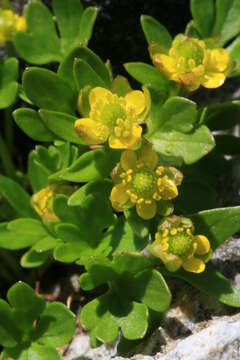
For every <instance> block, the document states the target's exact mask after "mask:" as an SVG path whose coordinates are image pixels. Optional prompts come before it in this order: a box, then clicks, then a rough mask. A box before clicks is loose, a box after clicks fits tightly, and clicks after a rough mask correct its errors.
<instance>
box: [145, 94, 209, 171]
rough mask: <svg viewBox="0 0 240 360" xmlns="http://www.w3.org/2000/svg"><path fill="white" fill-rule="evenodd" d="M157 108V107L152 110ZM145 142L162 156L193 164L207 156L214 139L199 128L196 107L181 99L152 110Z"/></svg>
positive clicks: (206, 130) (205, 128) (172, 98)
mask: <svg viewBox="0 0 240 360" xmlns="http://www.w3.org/2000/svg"><path fill="white" fill-rule="evenodd" d="M155 106H156V107H155ZM148 130H149V132H148V133H147V134H146V138H147V139H148V140H149V141H150V142H151V143H152V144H153V146H154V148H155V149H156V151H157V152H159V153H160V154H161V155H165V156H174V157H177V158H179V159H181V160H182V161H184V162H185V163H186V164H192V163H194V162H196V161H198V160H199V159H201V158H202V157H203V156H205V155H207V154H208V153H209V152H210V151H211V150H212V149H213V147H214V139H213V136H212V134H211V133H210V131H209V130H208V128H207V127H206V126H205V125H200V126H199V125H198V123H197V110H196V105H195V104H194V103H193V102H192V101H190V100H188V99H185V98H182V97H171V98H170V99H168V100H167V101H166V102H165V103H164V104H163V106H159V105H158V106H157V104H156V105H155V103H154V104H153V106H152V109H151V113H150V117H149V122H148Z"/></svg>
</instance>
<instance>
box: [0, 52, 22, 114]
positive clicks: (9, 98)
mask: <svg viewBox="0 0 240 360" xmlns="http://www.w3.org/2000/svg"><path fill="white" fill-rule="evenodd" d="M17 79H18V60H17V59H16V58H9V59H7V60H6V61H5V62H4V63H3V64H0V109H5V108H7V107H9V106H10V105H12V104H13V103H14V101H15V100H16V97H17V93H18V83H17Z"/></svg>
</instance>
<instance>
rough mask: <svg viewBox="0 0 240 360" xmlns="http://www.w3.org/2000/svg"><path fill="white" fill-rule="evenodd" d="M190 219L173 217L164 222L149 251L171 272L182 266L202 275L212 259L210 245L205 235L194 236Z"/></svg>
mask: <svg viewBox="0 0 240 360" xmlns="http://www.w3.org/2000/svg"><path fill="white" fill-rule="evenodd" d="M193 230H194V229H193V224H192V222H191V220H190V219H187V218H183V217H179V216H171V217H168V218H166V219H165V220H163V221H162V223H161V224H160V225H159V227H158V231H157V233H156V234H155V241H154V242H153V243H152V245H151V246H150V248H149V250H150V252H151V254H152V255H153V256H156V257H158V258H160V259H161V260H162V262H163V263H164V265H165V266H166V268H167V269H168V270H169V271H176V270H178V269H179V268H180V267H181V266H182V267H183V269H184V270H186V271H189V272H193V273H201V272H203V271H204V270H205V263H206V262H207V261H208V260H209V259H210V258H211V256H212V250H211V248H210V243H209V241H208V239H207V238H206V236H204V235H193Z"/></svg>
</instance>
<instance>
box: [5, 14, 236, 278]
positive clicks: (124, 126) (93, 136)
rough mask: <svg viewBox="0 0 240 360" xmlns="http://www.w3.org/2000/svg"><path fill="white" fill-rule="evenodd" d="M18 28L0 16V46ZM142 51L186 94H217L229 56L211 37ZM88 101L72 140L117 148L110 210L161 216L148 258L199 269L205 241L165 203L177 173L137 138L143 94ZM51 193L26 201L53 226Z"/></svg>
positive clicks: (143, 115)
mask: <svg viewBox="0 0 240 360" xmlns="http://www.w3.org/2000/svg"><path fill="white" fill-rule="evenodd" d="M25 29H26V22H25V20H24V18H23V17H19V16H18V15H15V14H14V13H13V12H12V11H10V10H4V11H1V13H0V43H3V42H5V41H7V40H9V39H11V37H12V36H13V34H14V33H15V32H16V31H23V30H25ZM149 52H150V55H151V58H152V61H153V64H154V65H155V66H156V67H157V68H158V69H159V71H160V72H161V73H162V74H163V75H165V76H166V77H167V78H169V79H170V80H172V81H175V82H177V83H178V84H179V85H180V86H181V87H183V88H184V89H186V90H188V91H193V90H196V89H197V88H199V86H200V85H202V86H204V87H206V88H217V87H219V86H221V85H222V84H223V82H224V81H225V79H226V76H227V75H228V73H229V72H230V71H231V69H232V63H231V61H230V58H229V56H228V54H227V52H226V50H225V49H223V48H219V47H218V45H217V39H206V40H205V41H203V40H199V39H196V38H192V37H187V36H185V35H182V34H180V35H177V36H176V37H175V39H174V40H173V42H172V45H171V47H170V48H169V49H166V48H164V47H162V46H160V45H159V44H151V45H150V47H149ZM80 98H81V93H80ZM88 101H89V113H88V115H87V117H85V118H81V119H79V120H76V122H75V130H76V132H77V134H78V135H79V137H80V138H81V139H82V140H83V141H84V142H85V143H86V144H88V145H101V144H104V143H106V142H108V145H109V147H110V148H112V149H120V150H122V154H121V158H120V163H119V164H118V165H117V166H116V167H115V169H113V171H112V180H113V184H114V186H113V189H112V192H111V195H110V200H111V203H112V206H113V208H114V210H115V211H117V212H121V211H125V210H127V209H130V208H132V207H134V206H136V211H137V214H138V216H139V217H141V218H142V219H144V220H150V219H152V218H154V217H155V216H156V215H157V214H160V215H161V216H164V218H163V219H164V220H162V222H161V223H160V225H159V227H158V231H157V233H156V234H155V240H154V242H153V243H152V244H151V245H150V247H149V250H150V252H151V254H152V255H153V256H156V257H158V258H159V259H161V261H162V262H163V263H164V264H165V266H166V268H167V269H168V270H169V271H176V270H178V269H179V268H180V267H183V268H184V269H185V270H186V271H190V272H194V273H200V272H202V271H204V269H205V263H206V262H207V261H208V260H209V259H210V257H211V254H212V251H211V248H210V244H209V241H208V239H207V238H206V237H205V236H204V235H194V234H193V233H194V228H193V224H192V222H191V221H190V220H189V219H186V218H184V217H178V216H175V215H172V213H173V203H172V200H173V199H174V198H176V197H177V196H178V186H180V185H181V182H182V174H181V172H180V171H179V170H177V169H176V168H175V167H172V166H163V165H161V164H159V158H158V155H157V153H156V152H155V151H154V149H153V148H152V146H151V144H150V143H148V142H147V141H146V140H143V137H142V133H143V127H142V124H144V122H145V121H146V119H147V117H148V114H149V111H150V107H151V99H150V95H149V92H148V90H147V89H145V88H143V91H139V90H137V91H132V90H130V91H129V92H128V93H127V94H126V95H125V96H118V95H117V94H115V93H113V92H112V91H110V90H107V89H105V88H102V87H96V88H93V89H91V91H90V92H89V96H88ZM80 102H81V100H80ZM55 192H56V189H55V188H54V186H49V187H48V188H46V189H43V190H41V191H40V192H39V193H37V194H34V195H33V198H32V204H33V207H34V208H35V209H36V211H37V212H38V213H39V215H40V216H42V217H43V218H47V219H51V220H53V221H58V218H57V217H56V215H55V214H54V212H53V197H54V193H55Z"/></svg>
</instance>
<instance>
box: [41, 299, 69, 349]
mask: <svg viewBox="0 0 240 360" xmlns="http://www.w3.org/2000/svg"><path fill="white" fill-rule="evenodd" d="M74 331H75V316H74V314H73V313H72V312H71V311H70V310H68V309H67V307H66V306H65V305H63V304H62V303H59V302H52V303H51V304H49V305H48V306H47V307H46V309H45V310H44V311H43V312H42V314H41V316H40V318H39V321H38V323H37V326H36V338H37V339H38V342H39V343H40V344H44V345H47V346H53V347H59V346H62V345H64V344H66V343H68V342H69V341H70V340H71V339H72V337H73V334H74Z"/></svg>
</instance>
